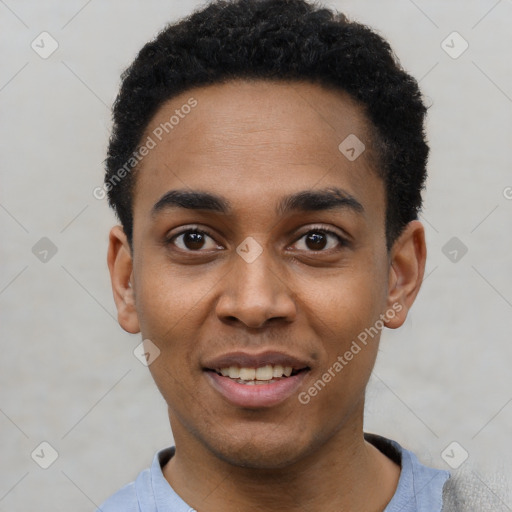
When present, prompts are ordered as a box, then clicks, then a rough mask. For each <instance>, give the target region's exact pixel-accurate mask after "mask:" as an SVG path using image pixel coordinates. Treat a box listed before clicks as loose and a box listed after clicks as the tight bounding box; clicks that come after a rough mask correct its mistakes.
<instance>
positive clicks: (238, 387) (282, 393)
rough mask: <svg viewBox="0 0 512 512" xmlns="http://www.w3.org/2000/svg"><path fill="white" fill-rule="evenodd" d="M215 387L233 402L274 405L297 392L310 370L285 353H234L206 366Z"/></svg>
mask: <svg viewBox="0 0 512 512" xmlns="http://www.w3.org/2000/svg"><path fill="white" fill-rule="evenodd" d="M203 370H204V374H205V376H206V378H207V380H208V382H209V384H210V385H211V386H212V388H213V389H214V390H215V391H216V392H217V393H218V394H220V395H221V397H222V398H223V399H224V400H226V401H227V402H229V403H230V404H231V405H234V406H237V407H242V408H262V407H273V406H276V405H278V404H281V403H282V402H284V401H285V400H286V399H287V398H289V397H290V396H292V395H293V394H295V393H296V392H297V391H298V389H299V387H300V386H301V384H302V382H303V380H304V378H305V376H306V375H307V373H308V372H309V371H310V367H309V366H308V364H307V362H305V361H301V360H299V359H296V358H293V357H290V356H287V355H285V354H281V353H275V352H265V353H262V354H259V355H250V354H246V353H234V354H229V355H226V356H222V357H219V358H217V359H214V360H212V361H211V362H209V363H208V366H207V367H204V368H203Z"/></svg>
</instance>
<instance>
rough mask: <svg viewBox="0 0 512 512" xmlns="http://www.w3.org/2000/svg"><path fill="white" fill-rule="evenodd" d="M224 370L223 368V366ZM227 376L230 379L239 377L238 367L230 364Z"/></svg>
mask: <svg viewBox="0 0 512 512" xmlns="http://www.w3.org/2000/svg"><path fill="white" fill-rule="evenodd" d="M224 370H225V368H224ZM227 370H228V377H229V378H230V379H238V377H240V368H238V367H237V366H230V367H229V368H228V369H227Z"/></svg>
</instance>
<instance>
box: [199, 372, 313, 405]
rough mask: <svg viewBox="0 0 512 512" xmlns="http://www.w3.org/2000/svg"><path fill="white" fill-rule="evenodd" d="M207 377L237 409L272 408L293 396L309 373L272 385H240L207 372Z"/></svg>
mask: <svg viewBox="0 0 512 512" xmlns="http://www.w3.org/2000/svg"><path fill="white" fill-rule="evenodd" d="M205 373H206V377H207V379H208V380H209V382H210V384H211V385H212V386H213V388H214V389H215V390H216V391H218V392H219V393H220V394H221V395H222V396H223V397H224V398H225V399H226V400H227V401H228V402H229V403H231V404H232V405H235V406H237V407H249V408H258V407H272V406H275V405H278V404H280V403H282V402H284V401H285V400H286V399H287V398H289V397H290V396H292V395H293V394H294V393H295V392H296V391H297V390H298V388H299V387H300V385H301V384H302V381H303V380H304V377H305V376H306V373H307V371H301V372H299V373H298V374H297V375H292V376H290V377H284V378H282V379H279V380H277V381H275V382H271V383H270V384H255V385H247V384H239V383H238V382H236V381H235V380H233V379H230V378H229V377H223V376H221V375H218V374H217V373H215V372H212V371H206V372H205Z"/></svg>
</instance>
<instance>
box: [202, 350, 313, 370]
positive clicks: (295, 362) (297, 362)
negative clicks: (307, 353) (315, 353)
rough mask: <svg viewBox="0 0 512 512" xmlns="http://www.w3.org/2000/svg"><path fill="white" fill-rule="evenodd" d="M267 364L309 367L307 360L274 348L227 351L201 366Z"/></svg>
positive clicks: (220, 366) (298, 367)
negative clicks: (260, 350)
mask: <svg viewBox="0 0 512 512" xmlns="http://www.w3.org/2000/svg"><path fill="white" fill-rule="evenodd" d="M267 365H272V366H276V365H281V366H291V367H292V368H293V369H294V370H302V369H304V368H309V364H308V362H307V361H305V360H303V359H300V358H298V357H295V356H292V355H290V354H285V353H284V352H278V351H275V350H267V351H265V352H259V353H257V354H251V353H248V352H240V351H239V352H229V353H227V354H222V355H220V356H217V357H213V358H211V359H208V360H207V361H205V363H204V364H203V368H205V369H208V370H216V369H220V368H229V367H230V366H238V367H240V368H260V367H262V366H267Z"/></svg>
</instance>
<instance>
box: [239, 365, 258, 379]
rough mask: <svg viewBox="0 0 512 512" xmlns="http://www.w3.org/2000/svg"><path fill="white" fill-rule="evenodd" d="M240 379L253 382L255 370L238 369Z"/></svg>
mask: <svg viewBox="0 0 512 512" xmlns="http://www.w3.org/2000/svg"><path fill="white" fill-rule="evenodd" d="M239 377H240V379H242V380H254V377H256V370H255V369H254V368H240V376H239Z"/></svg>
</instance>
